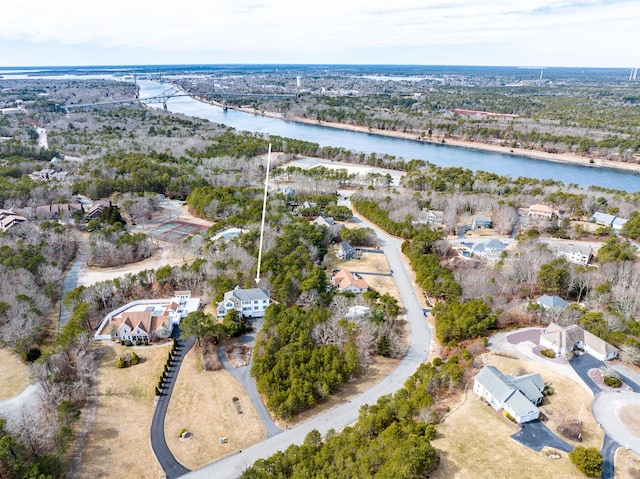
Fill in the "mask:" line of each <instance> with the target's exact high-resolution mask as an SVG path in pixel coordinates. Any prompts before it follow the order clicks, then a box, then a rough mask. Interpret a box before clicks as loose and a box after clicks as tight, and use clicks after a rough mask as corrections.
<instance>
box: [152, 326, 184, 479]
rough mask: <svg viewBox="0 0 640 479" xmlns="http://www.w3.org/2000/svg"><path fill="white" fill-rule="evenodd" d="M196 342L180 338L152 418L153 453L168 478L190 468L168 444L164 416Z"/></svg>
mask: <svg viewBox="0 0 640 479" xmlns="http://www.w3.org/2000/svg"><path fill="white" fill-rule="evenodd" d="M194 343H195V339H194V338H189V339H187V340H178V348H177V349H176V355H175V358H174V360H173V364H172V365H171V368H169V373H168V374H167V380H166V381H165V382H164V388H163V389H162V394H161V395H160V396H159V398H158V404H157V405H156V410H155V411H154V413H153V419H152V420H151V432H150V435H151V448H152V449H153V453H154V454H155V455H156V458H157V459H158V462H159V463H160V466H161V467H162V470H163V471H164V473H165V477H166V478H167V479H173V478H176V477H180V476H182V475H184V474H186V473H187V472H189V469H187V468H186V467H184V466H183V465H182V464H180V463H179V462H178V461H177V460H176V458H175V457H174V456H173V454H172V453H171V450H170V449H169V446H167V441H166V439H165V437H164V418H165V416H166V415H167V408H168V407H169V401H170V400H171V393H172V392H173V386H174V385H175V383H176V379H177V378H178V372H179V371H180V366H182V360H183V359H184V357H185V356H186V355H187V353H188V352H189V350H190V349H191V348H192V347H193V344H194Z"/></svg>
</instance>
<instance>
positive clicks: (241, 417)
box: [165, 348, 266, 469]
mask: <svg viewBox="0 0 640 479" xmlns="http://www.w3.org/2000/svg"><path fill="white" fill-rule="evenodd" d="M234 398H237V401H236V402H237V403H238V406H239V408H240V410H241V411H242V413H241V414H240V413H238V410H237V409H236V406H235V403H234ZM182 428H186V429H187V430H188V431H189V432H190V433H192V434H193V438H192V439H191V440H190V441H180V439H178V433H179V432H180V430H181V429H182ZM165 437H166V440H167V445H168V446H169V449H171V452H172V453H173V455H174V456H175V458H176V459H177V460H178V461H179V462H180V463H181V464H183V465H184V466H185V467H187V468H189V469H195V468H198V467H202V466H204V465H205V464H208V463H210V462H212V461H214V460H216V459H219V458H221V457H223V456H226V455H228V454H231V453H233V452H235V451H236V450H238V449H244V448H246V447H248V446H250V445H251V444H255V443H257V442H259V441H261V440H263V439H265V438H266V429H265V427H264V424H263V423H262V420H261V419H260V417H259V416H258V413H257V412H256V410H255V408H254V406H253V403H252V402H251V400H250V399H249V397H248V396H247V394H246V392H245V390H244V388H243V387H242V385H241V384H240V383H239V382H237V381H236V380H235V379H234V378H233V377H232V376H231V375H230V374H229V373H228V372H226V371H224V370H220V371H203V370H202V367H201V365H200V354H199V351H198V350H196V349H195V348H194V349H192V350H191V351H189V353H188V354H187V356H186V358H185V360H184V362H183V364H182V367H181V369H180V374H179V375H178V380H177V382H176V385H175V387H174V390H173V394H172V395H171V401H170V403H169V409H168V411H167V417H166V420H165ZM222 437H226V438H228V439H229V442H228V443H226V444H221V443H220V438H222Z"/></svg>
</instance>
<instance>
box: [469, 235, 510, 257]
mask: <svg viewBox="0 0 640 479" xmlns="http://www.w3.org/2000/svg"><path fill="white" fill-rule="evenodd" d="M506 246H507V245H505V244H504V243H503V242H502V241H500V240H497V239H492V240H490V241H487V242H486V243H477V244H475V245H474V246H473V248H472V252H473V254H474V255H478V256H482V257H483V258H486V259H488V260H489V261H497V260H498V259H500V255H501V254H502V252H503V251H504V249H505V248H506Z"/></svg>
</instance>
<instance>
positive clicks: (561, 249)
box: [556, 243, 593, 266]
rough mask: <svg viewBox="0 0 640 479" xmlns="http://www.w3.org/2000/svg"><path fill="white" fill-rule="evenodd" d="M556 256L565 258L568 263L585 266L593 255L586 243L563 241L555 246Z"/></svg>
mask: <svg viewBox="0 0 640 479" xmlns="http://www.w3.org/2000/svg"><path fill="white" fill-rule="evenodd" d="M556 256H559V257H562V258H565V259H566V260H567V261H568V262H569V263H573V264H579V265H581V266H586V265H587V264H589V260H590V259H591V257H592V256H593V250H592V249H591V247H590V246H587V245H580V244H566V243H563V244H560V245H558V247H557V248H556Z"/></svg>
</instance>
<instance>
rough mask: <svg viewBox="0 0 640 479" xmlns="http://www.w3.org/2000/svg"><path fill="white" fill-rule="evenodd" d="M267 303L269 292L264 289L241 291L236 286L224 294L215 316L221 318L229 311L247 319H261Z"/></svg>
mask: <svg viewBox="0 0 640 479" xmlns="http://www.w3.org/2000/svg"><path fill="white" fill-rule="evenodd" d="M269 303H270V296H269V291H267V290H266V289H261V288H249V289H242V288H240V286H236V287H235V288H234V289H232V290H231V291H227V292H226V293H224V299H223V300H222V301H220V302H219V303H218V308H217V316H218V318H222V317H224V315H225V314H227V313H228V312H229V311H237V312H238V314H240V315H242V316H244V317H247V318H261V317H262V316H264V312H265V310H266V309H267V307H268V306H269Z"/></svg>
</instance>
